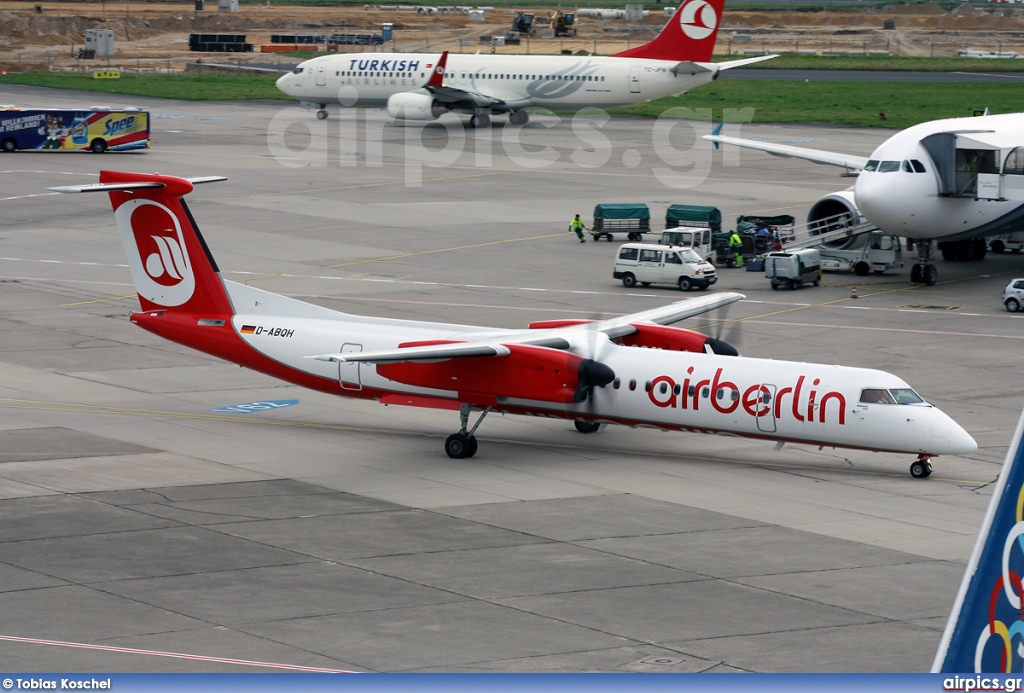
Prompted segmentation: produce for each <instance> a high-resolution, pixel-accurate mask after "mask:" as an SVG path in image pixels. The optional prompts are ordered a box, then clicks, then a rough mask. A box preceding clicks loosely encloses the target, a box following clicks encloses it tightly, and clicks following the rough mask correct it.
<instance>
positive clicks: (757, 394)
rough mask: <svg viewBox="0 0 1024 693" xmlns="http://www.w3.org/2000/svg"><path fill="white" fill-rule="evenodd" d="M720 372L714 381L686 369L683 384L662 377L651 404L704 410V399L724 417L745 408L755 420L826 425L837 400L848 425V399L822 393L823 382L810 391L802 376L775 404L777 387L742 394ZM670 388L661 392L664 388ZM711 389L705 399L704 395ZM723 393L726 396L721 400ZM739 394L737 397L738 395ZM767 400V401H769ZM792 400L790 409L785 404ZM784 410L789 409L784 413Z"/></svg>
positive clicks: (837, 414) (654, 385)
mask: <svg viewBox="0 0 1024 693" xmlns="http://www.w3.org/2000/svg"><path fill="white" fill-rule="evenodd" d="M723 370H725V369H723V368H719V369H718V370H716V371H715V375H714V377H713V378H700V376H696V377H694V375H693V371H694V367H693V366H690V367H689V368H687V369H686V375H687V377H686V378H684V379H683V382H682V383H681V384H679V385H680V386H679V387H678V388H677V383H676V381H675V379H674V378H671V377H670V376H667V375H659V376H658V377H657V378H655V379H654V380H653V381H651V385H652V387H651V390H650V392H649V393H648V397H650V399H651V402H653V403H654V404H655V405H656V406H659V407H664V408H672V409H692V410H694V411H698V410H699V409H700V401H701V399H708V400H710V402H711V406H712V407H714V408H715V411H717V412H719V413H721V414H731V413H733V412H734V411H736V410H737V409H740V408H742V410H743V411H744V412H746V413H747V414H749V415H750V416H753V417H762V416H768V415H770V414H774V415H775V418H776V419H785V418H788V417H789V416H792V418H794V419H796V420H797V421H809V422H812V423H814V422H818V423H825V416H826V415H827V412H828V408H829V407H828V403H829V402H830V401H832V400H835V402H836V405H835V407H834V410H835V417H836V418H837V419H838V421H839V424H840V425H845V424H846V397H844V396H843V394H842V393H841V392H835V391H831V390H830V391H828V392H824V393H822V392H819V391H818V390H817V389H816V388H817V387H818V386H819V385H820V384H821V379H820V378H815V379H814V380H813V381H812V382H811V384H810V387H808V386H807V385H806V381H807V377H806V376H803V375H801V376H800V377H799V378H797V380H796V385H795V386H793V387H783V388H779V390H778V392H777V393H776V394H775V401H774V402H771V401H770V398H771V394H772V391H771V389H769V388H771V387H775V386H774V385H767V384H757V385H751V386H750V387H748V388H747V389H746V390H743V391H742V392H740V389H739V387H738V386H737V385H736V383H733V382H730V381H728V380H723V378H722V371H723ZM663 383H664V384H665V385H666V387H665V388H663V389H664V391H661V390H662V388H661V387H660V386H661V385H662V384H663ZM708 388H710V391H709V392H708V393H707V395H706V396H704V394H703V391H704V390H705V389H708ZM719 392H721V393H722V395H721V399H719ZM734 393H735V394H734ZM766 395H767V396H768V397H767V400H768V401H766V397H765V396H766ZM787 398H788V399H789V405H788V406H786V405H785V404H784V401H785V400H786V399H787ZM783 407H786V409H785V410H783Z"/></svg>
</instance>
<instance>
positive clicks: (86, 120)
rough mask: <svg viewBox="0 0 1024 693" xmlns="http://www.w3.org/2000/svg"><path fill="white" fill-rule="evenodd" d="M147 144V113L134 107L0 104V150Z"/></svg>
mask: <svg viewBox="0 0 1024 693" xmlns="http://www.w3.org/2000/svg"><path fill="white" fill-rule="evenodd" d="M147 147H149V113H148V112H146V111H139V110H134V109H123V110H116V109H77V110H71V109H56V108H46V109H22V108H0V150H2V151H5V152H13V151H17V150H19V149H57V150H75V149H78V150H87V151H92V152H96V153H102V152H105V151H108V150H109V151H125V150H128V149H146V148H147Z"/></svg>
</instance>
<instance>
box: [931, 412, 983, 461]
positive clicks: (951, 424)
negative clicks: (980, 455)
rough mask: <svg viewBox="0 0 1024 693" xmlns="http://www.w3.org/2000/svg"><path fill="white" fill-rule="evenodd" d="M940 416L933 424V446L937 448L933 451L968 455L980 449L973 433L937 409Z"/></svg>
mask: <svg viewBox="0 0 1024 693" xmlns="http://www.w3.org/2000/svg"><path fill="white" fill-rule="evenodd" d="M936 413H937V414H938V418H936V420H935V423H934V424H933V425H932V434H931V439H932V446H933V447H934V448H936V449H935V450H932V451H931V452H934V453H935V454H937V455H938V454H947V455H966V454H968V453H971V452H974V451H975V450H977V449H978V443H977V442H975V440H974V438H972V437H971V434H970V433H968V432H967V431H965V430H964V429H963V428H961V427H960V425H959V424H958V423H957V422H956V421H953V419H951V418H949V417H948V416H946V415H945V414H944V413H942V412H940V411H938V410H936Z"/></svg>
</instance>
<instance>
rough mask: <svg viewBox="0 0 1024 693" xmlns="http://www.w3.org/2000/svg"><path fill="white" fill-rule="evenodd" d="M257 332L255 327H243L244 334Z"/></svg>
mask: <svg viewBox="0 0 1024 693" xmlns="http://www.w3.org/2000/svg"><path fill="white" fill-rule="evenodd" d="M255 331H256V326H255V325H242V334H252V333H254V332H255Z"/></svg>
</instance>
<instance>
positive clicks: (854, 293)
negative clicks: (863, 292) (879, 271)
mask: <svg viewBox="0 0 1024 693" xmlns="http://www.w3.org/2000/svg"><path fill="white" fill-rule="evenodd" d="M850 298H857V287H856V286H855V287H853V293H852V294H850Z"/></svg>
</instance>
